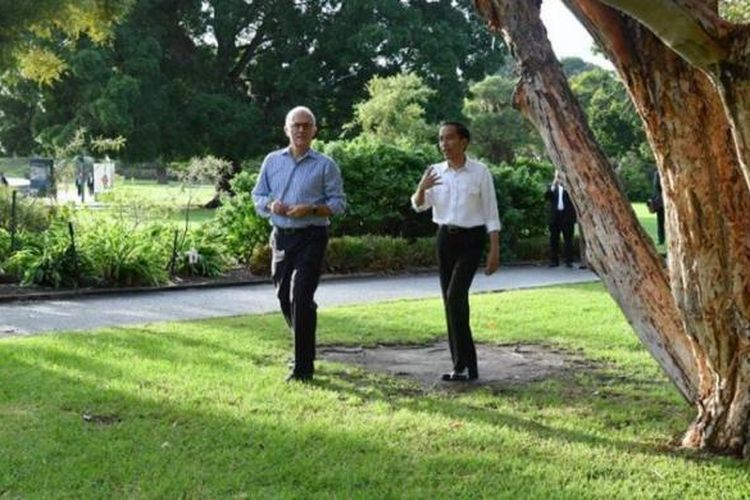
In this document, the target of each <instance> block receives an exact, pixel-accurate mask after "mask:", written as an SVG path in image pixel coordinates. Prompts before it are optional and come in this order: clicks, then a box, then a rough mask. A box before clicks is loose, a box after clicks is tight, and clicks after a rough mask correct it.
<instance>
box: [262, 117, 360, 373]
mask: <svg viewBox="0 0 750 500" xmlns="http://www.w3.org/2000/svg"><path fill="white" fill-rule="evenodd" d="M284 132H285V133H286V136H287V137H288V138H289V146H288V147H286V148H284V149H280V150H278V151H274V152H273V153H270V154H269V155H268V156H266V158H265V160H263V164H262V165H261V168H260V174H259V175H258V181H257V183H256V185H255V188H253V193H252V195H253V202H254V204H255V210H256V212H257V213H258V214H259V215H261V216H263V217H269V218H270V219H271V223H272V224H273V230H272V232H271V241H270V243H271V252H272V263H271V275H272V278H273V283H274V285H275V286H276V295H277V297H278V299H279V305H280V306H281V312H282V314H283V315H284V319H285V320H286V323H287V325H289V327H290V328H291V329H292V330H293V332H294V367H293V368H292V371H291V372H290V373H289V375H288V376H287V381H294V380H298V381H309V380H312V378H313V372H314V371H315V367H314V360H315V333H316V326H317V317H318V316H317V307H318V306H317V304H315V300H314V296H315V290H316V289H317V288H318V282H319V280H320V273H321V268H322V265H323V256H324V255H325V251H326V246H327V244H328V224H329V221H328V219H329V217H330V216H332V215H334V214H340V213H342V212H343V211H344V207H345V203H346V198H345V195H344V189H343V183H342V180H341V172H340V171H339V168H338V166H337V165H336V162H334V161H333V160H332V159H331V158H329V157H327V156H325V155H323V154H321V153H318V152H317V151H315V150H313V149H311V148H310V145H311V143H312V140H313V138H314V137H315V133H316V132H317V128H316V125H315V115H313V113H312V111H310V109H308V108H306V107H303V106H299V107H296V108H294V109H292V110H291V111H289V113H288V114H287V116H286V121H285V123H284Z"/></svg>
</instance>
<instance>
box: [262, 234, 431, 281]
mask: <svg viewBox="0 0 750 500" xmlns="http://www.w3.org/2000/svg"><path fill="white" fill-rule="evenodd" d="M270 263H271V249H270V247H269V246H268V245H263V246H260V247H258V248H256V249H255V251H254V252H253V256H252V258H251V259H250V262H249V267H250V270H251V271H252V272H253V273H254V274H257V275H260V276H263V275H268V274H269V272H270ZM435 266H437V256H436V253H435V238H434V237H429V238H416V239H411V240H407V239H405V238H394V237H392V236H379V235H364V236H342V237H337V238H331V239H330V240H329V242H328V248H327V250H326V256H325V260H324V262H323V272H325V273H335V274H347V273H362V272H377V273H389V272H398V271H403V270H406V269H414V268H415V267H416V268H419V267H425V268H426V267H435Z"/></svg>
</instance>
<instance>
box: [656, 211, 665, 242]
mask: <svg viewBox="0 0 750 500" xmlns="http://www.w3.org/2000/svg"><path fill="white" fill-rule="evenodd" d="M656 237H657V238H658V240H659V244H660V245H663V244H664V240H665V235H664V207H661V208H657V209H656Z"/></svg>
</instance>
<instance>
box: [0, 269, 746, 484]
mask: <svg viewBox="0 0 750 500" xmlns="http://www.w3.org/2000/svg"><path fill="white" fill-rule="evenodd" d="M472 308H473V317H474V322H473V327H474V331H475V335H476V337H477V340H479V341H481V342H487V343H501V344H506V343H514V342H521V341H522V342H530V343H540V344H546V345H553V346H556V347H559V348H564V349H567V350H575V351H577V352H578V353H580V354H582V355H584V356H585V357H586V358H587V359H590V360H592V361H595V363H593V364H594V365H596V366H597V368H594V369H590V370H582V371H581V372H578V373H572V374H571V375H569V376H566V377H560V378H552V379H547V380H543V381H540V382H537V383H532V384H529V385H523V386H512V385H511V386H508V387H502V388H492V387H480V388H479V389H477V390H471V391H461V392H457V391H447V392H446V391H438V392H425V391H423V390H422V389H421V388H420V387H419V386H418V385H417V384H416V383H413V382H411V381H409V380H405V379H402V378H393V377H387V376H383V375H378V374H372V373H368V372H366V371H363V370H362V369H360V368H357V367H354V366H349V365H342V364H334V363H328V362H320V363H319V364H318V368H319V369H318V373H317V374H316V375H317V376H316V381H315V382H314V383H313V384H311V385H305V384H285V383H284V382H283V377H284V374H285V372H286V366H285V365H286V360H287V358H288V356H289V353H290V338H289V335H288V334H287V333H285V331H284V327H283V322H282V320H281V318H280V316H279V315H277V314H270V315H260V316H244V317H236V318H225V319H216V320H207V321H193V322H184V323H159V324H151V325H144V326H138V327H127V328H108V329H102V330H98V331H95V332H84V333H75V334H72V333H69V334H58V335H49V336H41V337H35V338H26V339H11V340H5V341H2V342H0V380H1V381H2V384H0V422H2V425H0V498H2V497H8V498H16V497H23V498H47V497H55V498H58V497H82V498H106V497H129V498H162V497H191V498H205V497H209V498H215V497H233V498H258V497H273V498H293V497H305V498H308V497H326V498H330V497H339V498H436V497H437V498H451V497H459V496H460V497H469V496H470V497H484V498H519V497H523V498H604V497H607V498H655V497H656V498H681V499H682V498H704V497H705V496H707V495H708V496H712V495H711V494H712V493H713V492H716V493H717V494H718V495H720V496H721V497H722V498H746V497H747V496H748V495H750V481H749V479H750V476H749V475H748V474H749V472H748V471H749V469H748V466H747V464H745V463H743V462H739V461H736V460H733V459H729V458H724V457H710V456H704V455H700V454H696V453H692V452H688V451H683V450H676V449H673V448H672V447H671V446H670V443H673V442H674V441H675V439H676V438H677V437H679V433H680V432H681V431H682V430H684V429H685V428H686V426H687V424H688V422H689V420H690V418H691V417H692V414H693V411H692V409H691V408H689V407H688V406H687V405H686V404H685V403H684V402H682V400H681V399H680V398H679V396H678V395H677V393H676V391H675V390H674V389H672V387H671V386H670V385H669V383H668V382H667V381H666V380H665V378H664V376H663V375H662V374H661V373H660V371H659V368H658V367H657V366H656V364H655V362H654V361H653V360H652V359H651V358H650V357H649V356H648V354H647V353H646V352H645V351H644V349H643V348H642V347H641V346H640V345H639V343H638V341H637V339H636V337H635V335H634V334H633V333H632V332H631V331H630V329H629V327H628V325H627V323H626V322H625V320H624V319H623V317H622V315H621V314H620V313H619V311H618V309H617V308H616V306H615V305H614V303H613V302H612V300H611V299H610V298H609V296H608V295H607V294H606V292H605V291H604V289H603V288H602V287H601V285H600V284H586V285H572V286H557V287H549V288H541V289H534V290H524V291H515V292H506V293H499V294H481V295H475V296H473V297H472ZM443 337H444V326H443V318H442V307H441V304H440V302H439V301H438V300H435V299H431V300H415V301H400V302H389V303H381V304H374V305H372V304H370V305H366V306H353V307H340V308H332V309H324V310H321V312H320V318H319V339H318V340H319V343H320V344H323V345H332V344H349V345H374V344H377V343H415V344H419V343H424V342H429V341H433V340H435V339H442V338H443ZM448 364H449V361H448V360H446V362H445V365H444V366H436V367H435V373H436V376H437V374H439V373H440V372H441V371H443V370H444V369H445V368H446V367H447V366H448ZM719 492H720V493H719Z"/></svg>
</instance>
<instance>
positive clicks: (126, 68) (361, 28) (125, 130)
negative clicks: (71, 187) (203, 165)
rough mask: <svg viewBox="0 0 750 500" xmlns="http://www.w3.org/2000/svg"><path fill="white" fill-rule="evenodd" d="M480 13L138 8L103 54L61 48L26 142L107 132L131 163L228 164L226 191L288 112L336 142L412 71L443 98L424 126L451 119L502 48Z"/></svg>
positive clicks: (142, 4)
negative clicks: (367, 105)
mask: <svg viewBox="0 0 750 500" xmlns="http://www.w3.org/2000/svg"><path fill="white" fill-rule="evenodd" d="M473 16H474V17H473ZM475 16H476V14H475V13H474V11H473V9H472V8H471V5H470V2H469V0H460V1H455V2H432V1H428V0H417V1H410V2H402V1H400V0H358V1H351V2H350V1H346V2H344V1H330V0H302V1H299V0H281V1H268V0H248V1H234V0H204V1H186V0H137V2H136V3H135V5H134V7H133V9H132V14H131V15H130V17H129V18H128V19H127V20H126V22H124V23H123V24H122V26H120V27H119V28H118V29H117V31H116V37H115V39H114V42H113V43H112V44H111V45H109V46H105V47H99V46H96V45H94V44H91V43H90V40H88V39H86V37H83V38H82V39H80V40H79V41H78V43H76V44H68V45H66V47H69V50H62V51H61V55H60V56H59V57H60V58H61V60H62V61H63V63H64V64H65V66H66V68H68V69H67V72H66V73H64V75H65V78H63V81H61V82H59V84H58V85H56V86H54V87H52V88H51V89H47V90H45V91H44V92H43V95H42V97H41V104H39V103H29V102H27V104H28V107H27V109H30V110H31V112H32V114H34V115H35V116H34V118H33V119H32V120H31V123H33V124H34V130H33V131H32V132H30V134H29V135H30V136H39V137H41V138H43V139H44V140H46V141H47V142H52V141H59V140H62V138H63V137H65V136H66V135H69V134H71V133H72V131H73V130H75V129H77V128H79V127H81V126H85V127H86V128H87V129H88V130H89V131H91V133H92V134H96V133H100V131H101V133H105V131H108V130H110V129H112V128H116V129H118V130H116V131H115V132H117V134H118V135H123V136H125V137H126V138H127V147H126V149H125V150H124V151H123V155H124V157H125V158H128V159H131V160H139V159H154V158H161V159H162V160H164V161H169V160H174V159H185V158H188V157H191V156H196V155H203V154H208V153H211V154H214V155H217V156H221V157H224V158H227V159H230V160H232V163H233V168H232V169H231V171H229V172H226V173H225V175H223V176H222V179H221V180H220V185H221V186H226V183H227V181H228V179H229V178H230V177H231V176H232V175H233V174H234V172H235V171H236V170H237V169H239V166H240V163H241V161H242V160H244V159H246V158H248V157H251V156H253V155H257V154H260V153H262V152H264V151H265V150H267V149H268V148H269V147H274V146H276V145H280V144H283V142H284V137H283V134H282V131H281V125H282V122H283V119H284V114H285V113H286V111H287V110H288V109H289V108H291V107H292V106H294V105H297V104H300V103H304V104H307V105H309V106H311V107H312V108H313V109H314V110H315V111H316V113H317V114H318V116H319V118H320V124H319V125H320V130H321V132H320V134H321V138H324V139H326V138H333V137H337V136H338V135H339V134H340V133H341V129H342V126H343V125H344V124H345V123H347V122H349V121H350V120H351V119H352V113H353V106H354V104H355V103H356V102H358V101H361V100H362V99H363V98H365V96H366V94H365V84H366V82H368V81H369V80H370V78H371V77H373V76H375V75H381V76H388V75H393V74H397V73H401V72H403V71H411V72H413V73H415V74H417V75H419V76H420V77H421V78H422V79H423V80H424V81H425V82H426V83H427V85H429V86H430V87H432V88H435V89H438V90H439V92H437V93H435V94H434V95H433V96H431V98H430V99H429V100H428V102H426V103H425V108H426V116H427V119H428V121H437V120H439V119H443V118H449V117H450V118H454V117H456V116H459V115H460V113H461V102H462V98H463V96H464V94H465V92H466V88H467V85H468V81H469V80H470V79H481V78H483V77H484V75H485V74H487V73H490V72H492V71H494V70H495V69H496V68H497V67H498V66H499V65H500V64H501V62H502V60H501V57H500V55H501V54H502V51H503V50H504V49H503V47H502V46H501V45H502V44H497V46H496V47H495V46H494V45H493V43H492V41H491V40H490V39H489V38H488V37H486V36H482V31H483V29H482V28H481V26H480V25H479V23H477V22H476V17H475ZM490 54H494V55H495V57H488V56H489V55H490ZM14 97H17V98H20V99H23V98H25V96H24V94H23V93H21V92H18V93H17V94H16V95H15V96H14ZM28 122H29V120H28V119H27V118H26V117H25V116H24V115H22V114H19V115H18V117H17V121H16V124H18V125H19V126H23V124H25V123H28Z"/></svg>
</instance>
